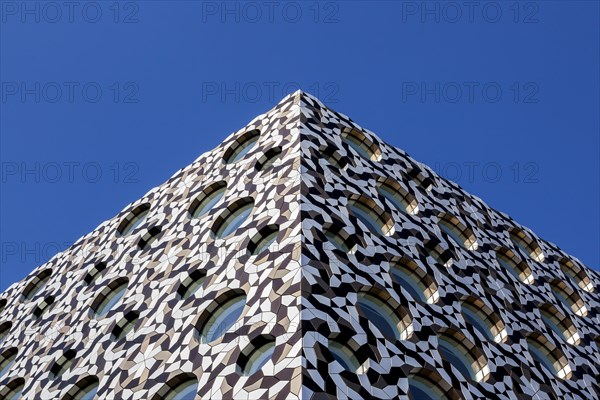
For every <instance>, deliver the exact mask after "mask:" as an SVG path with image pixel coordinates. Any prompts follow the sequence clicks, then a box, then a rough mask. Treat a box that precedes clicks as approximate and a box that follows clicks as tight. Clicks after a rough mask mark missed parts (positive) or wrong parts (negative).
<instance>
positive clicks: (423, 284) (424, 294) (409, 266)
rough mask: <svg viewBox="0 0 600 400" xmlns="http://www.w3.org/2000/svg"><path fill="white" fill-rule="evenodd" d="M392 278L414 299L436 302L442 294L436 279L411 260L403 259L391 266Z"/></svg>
mask: <svg viewBox="0 0 600 400" xmlns="http://www.w3.org/2000/svg"><path fill="white" fill-rule="evenodd" d="M390 273H391V275H392V279H393V280H394V281H396V282H397V283H398V284H399V285H400V286H402V288H403V289H404V290H406V291H407V292H408V293H409V294H410V296H411V297H412V298H413V300H416V301H422V302H426V303H430V304H432V303H435V302H436V301H437V300H438V299H439V298H440V294H439V292H438V289H437V285H436V284H435V281H434V280H433V279H432V278H431V277H429V276H428V275H427V273H426V272H425V271H422V270H421V269H419V267H418V266H417V265H416V264H415V263H414V262H413V261H410V260H401V261H400V262H398V263H394V264H392V266H391V267H390Z"/></svg>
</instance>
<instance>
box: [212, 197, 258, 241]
mask: <svg viewBox="0 0 600 400" xmlns="http://www.w3.org/2000/svg"><path fill="white" fill-rule="evenodd" d="M253 208H254V200H253V199H252V198H250V197H247V198H245V199H241V200H238V201H236V202H234V203H233V204H232V205H230V206H229V207H228V208H227V211H226V212H224V213H223V214H222V215H221V216H220V217H219V218H218V219H217V222H216V223H215V225H213V233H214V234H215V236H216V237H217V238H223V237H226V236H228V235H230V234H231V233H233V232H234V231H235V230H236V229H237V228H239V227H240V226H241V225H242V224H243V223H244V221H246V219H247V218H248V217H249V216H250V213H251V212H252V209H253Z"/></svg>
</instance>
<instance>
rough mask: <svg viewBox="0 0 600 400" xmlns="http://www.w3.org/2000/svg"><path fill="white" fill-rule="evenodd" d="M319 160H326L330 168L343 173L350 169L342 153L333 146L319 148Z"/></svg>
mask: <svg viewBox="0 0 600 400" xmlns="http://www.w3.org/2000/svg"><path fill="white" fill-rule="evenodd" d="M318 157H319V158H321V157H322V158H324V159H325V160H326V161H327V163H328V164H329V165H330V166H333V167H334V168H336V169H338V170H340V171H343V170H345V169H346V168H347V167H348V161H347V160H346V159H345V158H344V157H342V155H341V154H340V152H339V151H338V150H337V149H336V147H335V146H334V145H332V144H328V145H326V146H321V147H320V148H319V154H318Z"/></svg>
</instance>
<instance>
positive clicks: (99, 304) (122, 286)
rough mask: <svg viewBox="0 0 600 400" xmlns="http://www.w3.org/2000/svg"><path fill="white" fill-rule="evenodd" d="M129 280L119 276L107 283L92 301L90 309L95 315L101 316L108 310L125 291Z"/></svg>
mask: <svg viewBox="0 0 600 400" xmlns="http://www.w3.org/2000/svg"><path fill="white" fill-rule="evenodd" d="M128 283H129V281H128V280H127V279H125V278H120V279H117V280H115V281H112V282H111V283H109V284H108V286H107V287H106V288H104V290H102V292H100V294H99V295H98V297H96V300H94V302H93V303H92V310H93V311H94V313H95V314H96V315H97V316H102V315H104V314H106V313H107V312H109V311H110V310H111V309H112V308H113V307H114V306H115V305H116V304H117V303H118V302H119V300H121V297H123V295H124V294H125V292H126V291H127V284H128Z"/></svg>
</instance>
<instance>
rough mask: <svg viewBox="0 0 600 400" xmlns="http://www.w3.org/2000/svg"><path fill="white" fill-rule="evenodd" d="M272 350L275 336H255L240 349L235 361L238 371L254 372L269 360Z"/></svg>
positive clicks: (243, 373) (244, 372) (250, 373)
mask: <svg viewBox="0 0 600 400" xmlns="http://www.w3.org/2000/svg"><path fill="white" fill-rule="evenodd" d="M274 352H275V338H274V337H273V336H270V335H262V336H259V337H257V338H256V339H254V340H253V342H252V343H251V344H250V345H249V346H247V347H246V348H245V349H244V350H243V351H242V354H241V355H240V358H239V359H238V362H237V365H238V373H239V374H241V375H252V374H254V373H255V372H257V371H258V370H260V369H261V368H262V367H263V366H264V365H265V364H266V363H267V362H269V360H270V359H271V357H272V356H273V353H274Z"/></svg>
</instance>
